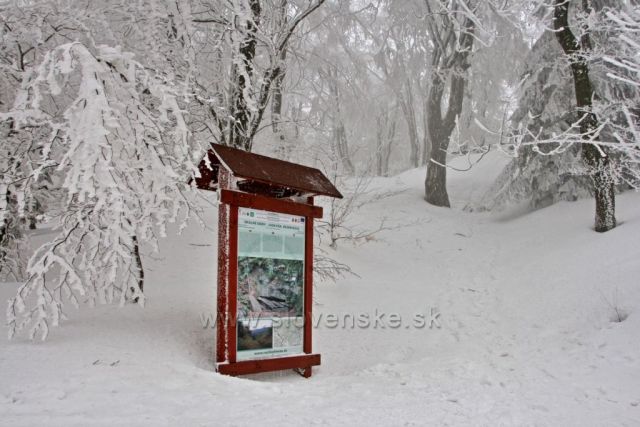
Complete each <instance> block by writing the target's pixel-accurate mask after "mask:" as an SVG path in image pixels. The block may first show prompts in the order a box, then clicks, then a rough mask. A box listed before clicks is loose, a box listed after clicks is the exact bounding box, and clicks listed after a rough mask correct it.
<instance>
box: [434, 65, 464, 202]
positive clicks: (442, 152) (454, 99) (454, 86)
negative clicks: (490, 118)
mask: <svg viewBox="0 0 640 427" xmlns="http://www.w3.org/2000/svg"><path fill="white" fill-rule="evenodd" d="M459 55H465V59H464V60H465V61H466V56H467V55H468V52H462V53H459ZM462 73H463V70H462V69H461V70H457V71H456V73H455V74H454V75H453V76H452V77H451V83H450V88H449V107H448V109H447V114H446V115H445V116H444V117H442V111H441V104H442V96H443V94H444V89H445V82H444V81H443V80H442V77H441V76H439V75H434V77H433V79H432V83H431V89H430V92H429V101H428V114H429V116H428V121H427V125H428V131H429V139H430V140H431V150H430V161H429V163H428V164H427V178H426V179H425V181H424V193H425V200H426V201H427V202H428V203H430V204H432V205H435V206H443V207H447V208H448V207H450V206H451V205H450V203H449V193H448V192H447V167H446V166H447V151H448V150H449V138H450V137H451V133H452V132H453V129H454V128H455V125H456V119H457V117H458V116H459V115H460V113H461V112H462V103H463V100H464V88H465V86H466V77H465V76H463V75H462Z"/></svg>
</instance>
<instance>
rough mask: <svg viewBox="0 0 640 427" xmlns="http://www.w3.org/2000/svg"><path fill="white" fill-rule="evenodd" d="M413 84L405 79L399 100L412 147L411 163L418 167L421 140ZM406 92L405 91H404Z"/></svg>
mask: <svg viewBox="0 0 640 427" xmlns="http://www.w3.org/2000/svg"><path fill="white" fill-rule="evenodd" d="M412 90H413V86H412V84H411V80H409V79H408V78H407V79H406V80H405V83H404V85H403V88H401V89H400V92H399V101H400V106H401V108H402V113H403V115H404V119H405V121H406V123H407V131H408V133H409V147H410V148H411V151H410V157H409V163H410V164H411V167H414V168H417V167H418V166H419V162H420V141H419V139H418V126H417V124H416V112H415V108H414V106H413V92H412ZM403 92H404V93H403Z"/></svg>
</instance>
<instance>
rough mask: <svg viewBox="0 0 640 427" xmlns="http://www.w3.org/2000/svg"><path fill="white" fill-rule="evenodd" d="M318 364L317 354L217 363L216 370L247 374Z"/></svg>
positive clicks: (224, 373) (303, 367)
mask: <svg viewBox="0 0 640 427" xmlns="http://www.w3.org/2000/svg"><path fill="white" fill-rule="evenodd" d="M318 365H320V355H319V354H303V355H300V356H289V357H278V358H275V359H263V360H246V361H242V362H236V363H218V364H217V365H216V370H217V371H218V372H219V373H221V374H223V375H233V376H236V375H247V374H256V373H259V372H271V371H280V370H283V369H306V368H310V367H311V366H318Z"/></svg>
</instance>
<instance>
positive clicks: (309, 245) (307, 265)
mask: <svg viewBox="0 0 640 427" xmlns="http://www.w3.org/2000/svg"><path fill="white" fill-rule="evenodd" d="M308 203H309V204H311V205H313V197H309V199H308ZM304 237H305V239H304V244H305V246H304V335H303V341H302V343H303V344H302V350H303V351H304V352H305V353H306V354H311V353H312V349H313V341H312V330H311V327H312V323H313V320H312V315H313V218H307V221H306V222H305V229H304ZM302 375H303V376H304V377H305V378H309V377H310V376H311V367H310V366H309V367H307V368H305V369H304V371H303V374H302Z"/></svg>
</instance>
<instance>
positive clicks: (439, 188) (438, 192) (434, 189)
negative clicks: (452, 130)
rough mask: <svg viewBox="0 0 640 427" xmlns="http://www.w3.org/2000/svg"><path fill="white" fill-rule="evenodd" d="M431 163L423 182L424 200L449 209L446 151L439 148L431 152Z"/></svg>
mask: <svg viewBox="0 0 640 427" xmlns="http://www.w3.org/2000/svg"><path fill="white" fill-rule="evenodd" d="M431 160H432V161H431V163H430V164H429V166H428V167H427V178H426V179H425V181H424V187H425V200H426V201H427V202H428V203H430V204H432V205H434V206H442V207H447V208H448V207H450V206H451V204H450V203H449V194H448V193H447V168H446V166H444V165H446V164H447V151H446V150H443V149H441V148H438V149H436V150H432V151H431Z"/></svg>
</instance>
